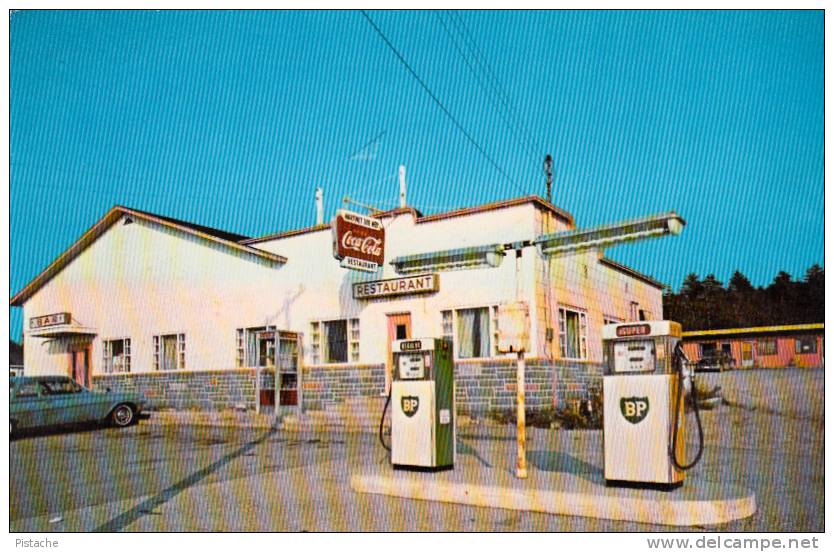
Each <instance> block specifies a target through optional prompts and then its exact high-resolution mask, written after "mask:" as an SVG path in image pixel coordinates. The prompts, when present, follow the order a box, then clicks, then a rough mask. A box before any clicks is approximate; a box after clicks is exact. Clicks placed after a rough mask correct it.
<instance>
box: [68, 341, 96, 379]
mask: <svg viewBox="0 0 834 552" xmlns="http://www.w3.org/2000/svg"><path fill="white" fill-rule="evenodd" d="M70 373H71V374H72V379H73V380H75V382H76V383H77V384H78V385H81V386H83V387H90V383H91V382H90V347H89V346H87V347H85V348H84V349H82V350H80V351H76V350H70Z"/></svg>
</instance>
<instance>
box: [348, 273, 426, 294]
mask: <svg viewBox="0 0 834 552" xmlns="http://www.w3.org/2000/svg"><path fill="white" fill-rule="evenodd" d="M439 289H440V279H439V278H438V277H437V274H422V275H420V276H408V277H406V278H391V279H389V280H372V281H370V282H360V283H357V284H353V298H354V299H376V298H378V297H394V296H397V295H411V294H416V293H433V292H435V291H438V290H439Z"/></svg>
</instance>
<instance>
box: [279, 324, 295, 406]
mask: <svg viewBox="0 0 834 552" xmlns="http://www.w3.org/2000/svg"><path fill="white" fill-rule="evenodd" d="M300 339H301V337H300V336H299V335H298V334H297V333H293V332H279V334H278V364H277V365H276V368H275V385H276V387H277V388H278V405H279V406H298V383H299V371H300V370H299V365H298V350H299V348H300V347H299V342H300Z"/></svg>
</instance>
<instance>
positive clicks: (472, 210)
mask: <svg viewBox="0 0 834 552" xmlns="http://www.w3.org/2000/svg"><path fill="white" fill-rule="evenodd" d="M527 203H532V204H533V205H534V206H535V207H537V208H539V209H542V210H544V211H549V212H551V213H553V214H554V215H556V216H557V217H559V218H561V219H562V220H564V221H565V222H566V223H567V224H568V225H569V226H571V227H572V226H573V225H574V222H573V215H571V214H570V213H568V212H567V211H563V210H562V209H560V208H558V207H556V206H555V205H553V204H552V203H548V202H547V201H545V200H543V199H542V198H540V197H539V196H535V195H530V196H523V197H517V198H514V199H507V200H504V201H495V202H493V203H485V204H483V205H476V206H474V207H464V208H462V209H455V210H453V211H445V212H443V213H435V214H433V215H423V213H421V212H420V211H418V210H417V209H415V208H413V207H397V208H396V209H391V210H390V211H382V212H379V213H374V214H372V215H371V216H372V217H374V218H387V217H395V216H397V215H403V214H411V216H412V217H414V222H415V223H416V224H423V223H426V222H435V221H438V220H444V219H449V218H455V217H464V216H468V215H476V214H478V213H484V212H487V211H496V210H498V209H506V208H509V207H515V206H516V205H524V204H527ZM329 229H330V225H329V224H317V225H315V226H308V227H307V228H298V229H295V230H286V231H284V232H277V233H274V234H267V235H265V236H261V237H259V238H250V239H247V240H242V241H241V242H240V243H242V244H247V245H248V244H252V243H261V242H265V241H272V240H280V239H283V238H289V237H292V236H298V235H301V234H307V233H309V232H320V231H323V230H329Z"/></svg>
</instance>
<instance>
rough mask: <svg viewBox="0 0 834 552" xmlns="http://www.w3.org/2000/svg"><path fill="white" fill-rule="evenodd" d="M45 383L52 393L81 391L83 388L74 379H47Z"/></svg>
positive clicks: (61, 393) (48, 390) (64, 393)
mask: <svg viewBox="0 0 834 552" xmlns="http://www.w3.org/2000/svg"><path fill="white" fill-rule="evenodd" d="M43 385H44V387H46V390H47V392H48V393H49V394H50V395H66V394H69V393H80V392H81V390H82V388H81V386H80V385H78V384H77V383H75V382H74V381H72V380H59V381H45V382H43Z"/></svg>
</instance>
